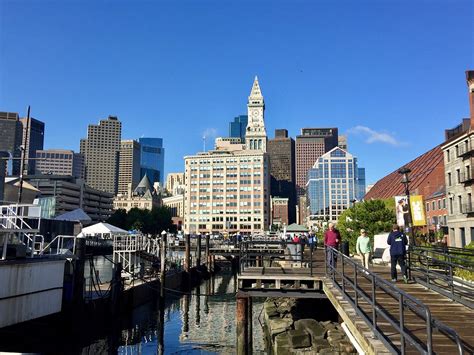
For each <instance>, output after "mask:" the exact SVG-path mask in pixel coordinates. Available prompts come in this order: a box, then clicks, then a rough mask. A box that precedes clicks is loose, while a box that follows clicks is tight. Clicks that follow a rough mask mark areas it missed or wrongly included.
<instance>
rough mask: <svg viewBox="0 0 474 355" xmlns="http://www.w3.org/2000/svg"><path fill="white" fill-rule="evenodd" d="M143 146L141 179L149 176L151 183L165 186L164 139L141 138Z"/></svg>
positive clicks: (139, 140)
mask: <svg viewBox="0 0 474 355" xmlns="http://www.w3.org/2000/svg"><path fill="white" fill-rule="evenodd" d="M138 142H139V143H140V146H141V157H140V170H141V171H140V177H141V178H143V177H144V176H145V175H147V176H148V179H150V181H151V183H152V184H154V183H155V182H159V183H160V186H161V187H163V184H164V179H165V177H164V169H165V148H163V139H162V138H139V139H138Z"/></svg>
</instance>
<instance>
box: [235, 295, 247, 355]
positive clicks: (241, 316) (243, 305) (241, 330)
mask: <svg viewBox="0 0 474 355" xmlns="http://www.w3.org/2000/svg"><path fill="white" fill-rule="evenodd" d="M248 316H249V297H248V296H247V295H244V294H242V293H241V292H238V293H237V355H247V354H248V353H249V342H248V339H249V319H248Z"/></svg>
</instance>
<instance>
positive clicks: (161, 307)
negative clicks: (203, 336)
mask: <svg viewBox="0 0 474 355" xmlns="http://www.w3.org/2000/svg"><path fill="white" fill-rule="evenodd" d="M166 237H167V233H166V231H163V232H162V233H161V241H160V254H161V255H160V295H159V296H158V354H159V355H162V354H164V353H165V345H164V334H165V282H166V244H167V240H166V239H167V238H166Z"/></svg>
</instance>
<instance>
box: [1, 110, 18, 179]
mask: <svg viewBox="0 0 474 355" xmlns="http://www.w3.org/2000/svg"><path fill="white" fill-rule="evenodd" d="M21 138H22V129H21V123H20V120H19V119H18V113H16V112H0V151H4V152H7V153H8V154H9V155H10V156H12V157H13V158H16V159H14V160H12V161H11V163H10V164H8V165H9V169H8V170H9V172H8V173H9V174H11V175H19V173H20V159H19V158H20V157H21V151H20V146H21V145H22V141H21Z"/></svg>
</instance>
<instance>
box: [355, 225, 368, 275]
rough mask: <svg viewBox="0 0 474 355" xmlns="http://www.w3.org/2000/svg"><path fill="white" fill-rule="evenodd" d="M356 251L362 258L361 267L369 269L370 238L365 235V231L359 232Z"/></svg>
mask: <svg viewBox="0 0 474 355" xmlns="http://www.w3.org/2000/svg"><path fill="white" fill-rule="evenodd" d="M356 251H357V254H359V255H360V256H361V257H362V265H363V266H364V267H365V268H366V269H367V270H368V269H369V257H370V251H371V247H370V238H369V236H368V235H367V232H366V231H365V229H361V230H360V236H359V238H357V243H356Z"/></svg>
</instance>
